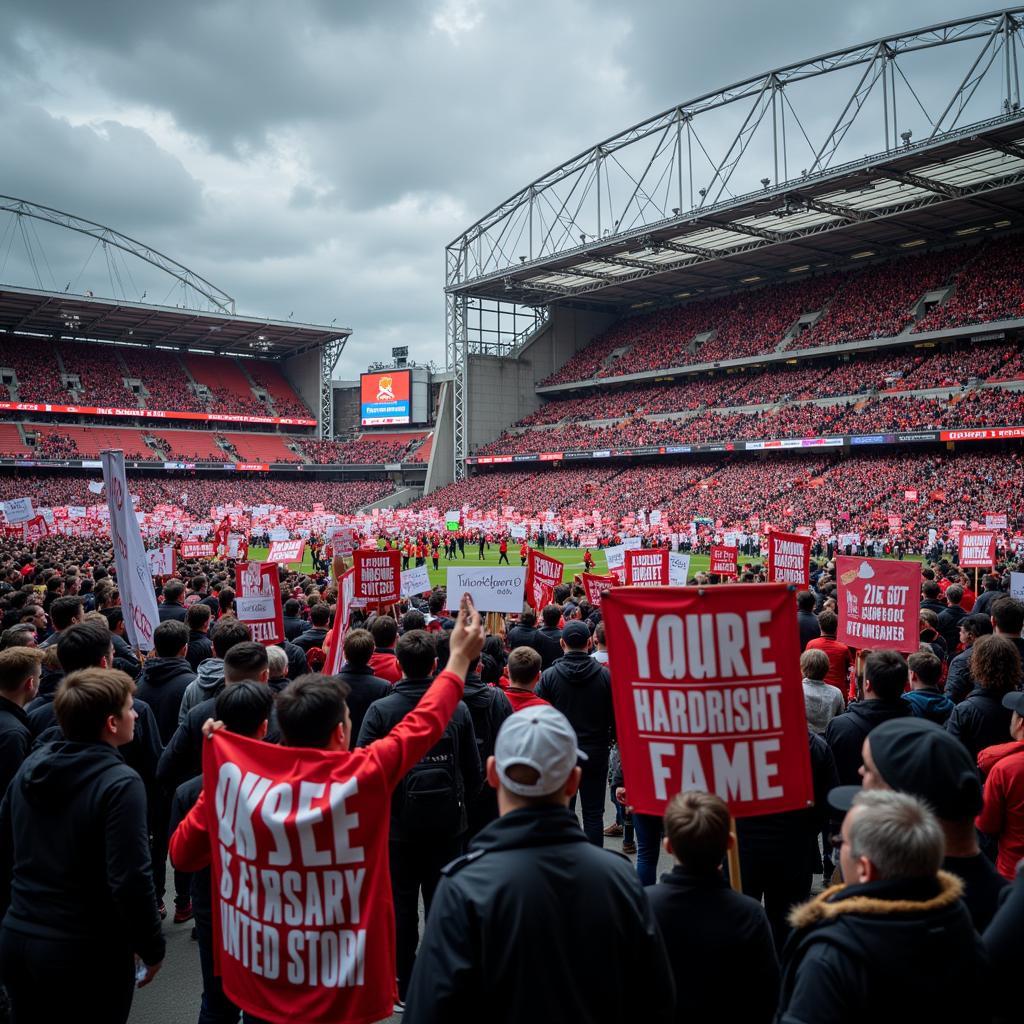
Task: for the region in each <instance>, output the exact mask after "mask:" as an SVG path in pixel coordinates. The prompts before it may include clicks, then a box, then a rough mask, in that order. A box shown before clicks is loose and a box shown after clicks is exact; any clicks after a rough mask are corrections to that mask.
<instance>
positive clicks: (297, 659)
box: [277, 640, 309, 679]
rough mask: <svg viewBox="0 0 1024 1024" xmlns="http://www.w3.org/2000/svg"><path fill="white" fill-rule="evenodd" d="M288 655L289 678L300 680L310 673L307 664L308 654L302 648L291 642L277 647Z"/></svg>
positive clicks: (286, 641)
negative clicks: (300, 677)
mask: <svg viewBox="0 0 1024 1024" xmlns="http://www.w3.org/2000/svg"><path fill="white" fill-rule="evenodd" d="M277 646H278V647H280V648H281V649H282V650H283V651H284V653H285V654H287V655H288V678H289V679H298V678H299V676H302V675H305V674H306V673H307V672H308V671H309V666H308V665H307V664H306V652H305V651H304V650H303V649H302V648H301V647H296V646H295V644H293V643H292V642H291V641H290V640H285V641H283V642H282V643H279V644H278V645H277Z"/></svg>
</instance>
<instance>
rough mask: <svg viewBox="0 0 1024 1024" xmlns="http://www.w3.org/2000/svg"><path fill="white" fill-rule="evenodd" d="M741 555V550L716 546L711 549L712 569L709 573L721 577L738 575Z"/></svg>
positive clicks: (720, 545) (721, 545)
mask: <svg viewBox="0 0 1024 1024" xmlns="http://www.w3.org/2000/svg"><path fill="white" fill-rule="evenodd" d="M739 554H740V549H739V548H735V547H728V546H727V545H725V544H715V545H714V546H713V547H712V548H711V567H710V569H709V570H708V571H709V572H714V573H718V575H719V576H736V575H738V561H739Z"/></svg>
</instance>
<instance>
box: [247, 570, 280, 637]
mask: <svg viewBox="0 0 1024 1024" xmlns="http://www.w3.org/2000/svg"><path fill="white" fill-rule="evenodd" d="M235 610H236V612H237V614H238V621H239V622H244V623H245V624H246V625H247V626H248V627H249V629H250V630H251V631H252V638H253V640H255V641H256V642H257V643H259V644H263V646H264V647H270V646H271V645H272V644H279V643H280V642H281V641H282V640H283V639H284V618H283V612H282V607H281V577H280V574H279V573H278V571H277V564H276V563H274V562H239V563H238V564H237V565H236V566H235Z"/></svg>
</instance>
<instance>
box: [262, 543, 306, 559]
mask: <svg viewBox="0 0 1024 1024" xmlns="http://www.w3.org/2000/svg"><path fill="white" fill-rule="evenodd" d="M305 553H306V542H305V541H304V540H303V539H302V538H301V537H297V538H296V539H295V540H272V541H271V542H270V550H269V551H267V561H268V562H284V563H285V564H286V565H290V564H292V563H293V562H301V561H302V559H303V556H304V555H305Z"/></svg>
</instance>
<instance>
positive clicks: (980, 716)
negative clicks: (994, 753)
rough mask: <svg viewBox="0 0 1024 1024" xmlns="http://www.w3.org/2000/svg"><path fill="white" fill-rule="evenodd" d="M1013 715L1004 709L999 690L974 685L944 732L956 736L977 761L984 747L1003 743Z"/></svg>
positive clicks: (948, 720) (953, 714)
mask: <svg viewBox="0 0 1024 1024" xmlns="http://www.w3.org/2000/svg"><path fill="white" fill-rule="evenodd" d="M1012 717H1013V712H1012V711H1011V710H1010V709H1009V708H1004V707H1003V694H1002V691H1000V690H991V689H989V690H986V689H985V688H984V687H981V686H976V687H975V688H974V689H973V690H971V692H970V693H969V694H967V696H966V697H965V698H964V699H963V700H962V701H960V703H959V704H957V706H956V707H955V708H953V713H952V714H951V715H950V716H949V718H947V719H946V732H948V733H949V734H950V735H952V736H955V737H956V738H957V739H958V740H959V741H960V742H961V743H962V744H963V745H964V746H965V747H966V748H967V749H968V751H970V754H971V757H972V758H977V756H978V754H979V752H980V751H982V750H984V749H985V747H992V746H995V744H997V743H1006V742H1007V740H1008V738H1009V736H1010V719H1011V718H1012Z"/></svg>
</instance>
